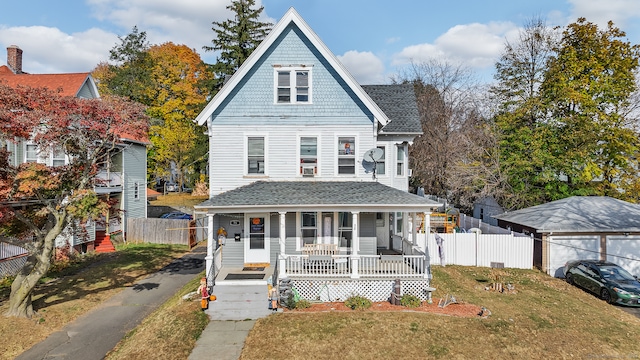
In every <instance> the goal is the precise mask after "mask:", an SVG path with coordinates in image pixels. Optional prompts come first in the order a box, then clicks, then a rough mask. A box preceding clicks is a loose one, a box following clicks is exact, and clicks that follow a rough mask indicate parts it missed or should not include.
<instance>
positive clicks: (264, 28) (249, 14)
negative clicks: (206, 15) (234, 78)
mask: <svg viewBox="0 0 640 360" xmlns="http://www.w3.org/2000/svg"><path fill="white" fill-rule="evenodd" d="M227 9H229V10H231V11H232V12H233V14H234V17H233V18H232V19H228V20H225V21H222V22H216V21H214V22H213V23H212V24H213V27H212V28H211V29H212V30H213V31H214V32H215V33H216V37H215V38H214V39H213V40H211V42H212V43H213V46H203V47H202V48H203V49H204V50H205V51H220V55H219V56H218V59H217V61H216V63H215V64H214V65H212V70H213V72H214V73H215V75H216V79H215V81H214V83H213V89H215V90H218V89H220V88H221V87H222V85H223V84H224V80H225V77H226V76H229V75H233V74H234V73H235V72H236V70H238V68H239V67H240V65H242V63H243V62H244V61H245V60H247V58H248V57H249V55H251V53H252V52H253V50H255V48H256V47H258V45H260V42H262V40H263V39H264V38H265V36H266V35H267V33H268V32H269V30H270V29H271V26H272V24H271V23H265V22H261V21H259V20H258V19H259V17H260V14H261V13H262V11H263V10H264V6H261V7H260V8H257V9H256V8H255V1H254V0H234V1H232V2H231V5H229V6H227Z"/></svg>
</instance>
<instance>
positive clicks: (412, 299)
mask: <svg viewBox="0 0 640 360" xmlns="http://www.w3.org/2000/svg"><path fill="white" fill-rule="evenodd" d="M421 303H422V302H421V301H420V298H418V297H417V296H415V295H411V294H404V295H402V298H400V305H402V306H406V307H410V308H416V307H419V306H420V304H421Z"/></svg>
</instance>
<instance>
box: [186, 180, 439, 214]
mask: <svg viewBox="0 0 640 360" xmlns="http://www.w3.org/2000/svg"><path fill="white" fill-rule="evenodd" d="M301 206H303V207H304V206H308V207H310V208H311V207H313V208H316V209H327V210H328V209H333V210H351V211H356V210H358V211H372V212H376V211H388V210H389V209H396V210H397V211H430V209H431V208H435V207H438V206H441V204H440V203H437V202H435V201H432V200H429V199H426V198H424V197H421V196H418V195H415V194H411V193H408V192H406V191H402V190H398V189H395V188H392V187H389V186H386V185H383V184H380V183H378V182H374V181H257V182H254V183H252V184H249V185H245V186H242V187H239V188H236V189H233V190H230V191H227V192H224V193H221V194H219V195H216V196H214V197H213V198H211V199H209V200H207V201H205V202H203V203H201V204H199V205H196V209H200V210H206V209H211V210H217V211H226V212H229V211H234V210H238V211H245V210H247V209H249V208H253V209H255V208H262V209H264V210H267V209H269V210H271V211H276V210H281V211H294V210H299V208H300V207H301Z"/></svg>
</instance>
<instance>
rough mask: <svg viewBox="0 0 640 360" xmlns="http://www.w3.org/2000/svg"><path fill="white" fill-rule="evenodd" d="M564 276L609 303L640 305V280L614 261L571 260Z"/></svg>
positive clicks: (573, 283)
mask: <svg viewBox="0 0 640 360" xmlns="http://www.w3.org/2000/svg"><path fill="white" fill-rule="evenodd" d="M564 276H565V279H566V280H567V282H568V283H569V284H572V285H576V286H578V287H581V288H583V289H584V290H586V291H589V292H591V293H593V294H595V295H597V296H599V297H600V298H601V299H602V300H604V301H606V302H608V303H611V304H613V303H616V304H621V305H629V306H640V282H638V279H637V278H635V277H634V276H633V275H631V274H630V273H629V272H628V271H626V270H625V269H623V268H621V267H620V266H618V265H616V264H614V263H611V262H607V261H600V260H575V261H569V262H567V263H566V264H565V266H564Z"/></svg>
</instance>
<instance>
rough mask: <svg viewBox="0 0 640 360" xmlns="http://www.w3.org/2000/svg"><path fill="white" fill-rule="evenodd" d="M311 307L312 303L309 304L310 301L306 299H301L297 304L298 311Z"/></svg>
mask: <svg viewBox="0 0 640 360" xmlns="http://www.w3.org/2000/svg"><path fill="white" fill-rule="evenodd" d="M310 307H311V303H310V302H309V300H306V299H300V300H298V302H297V303H296V309H308V308H310Z"/></svg>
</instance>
